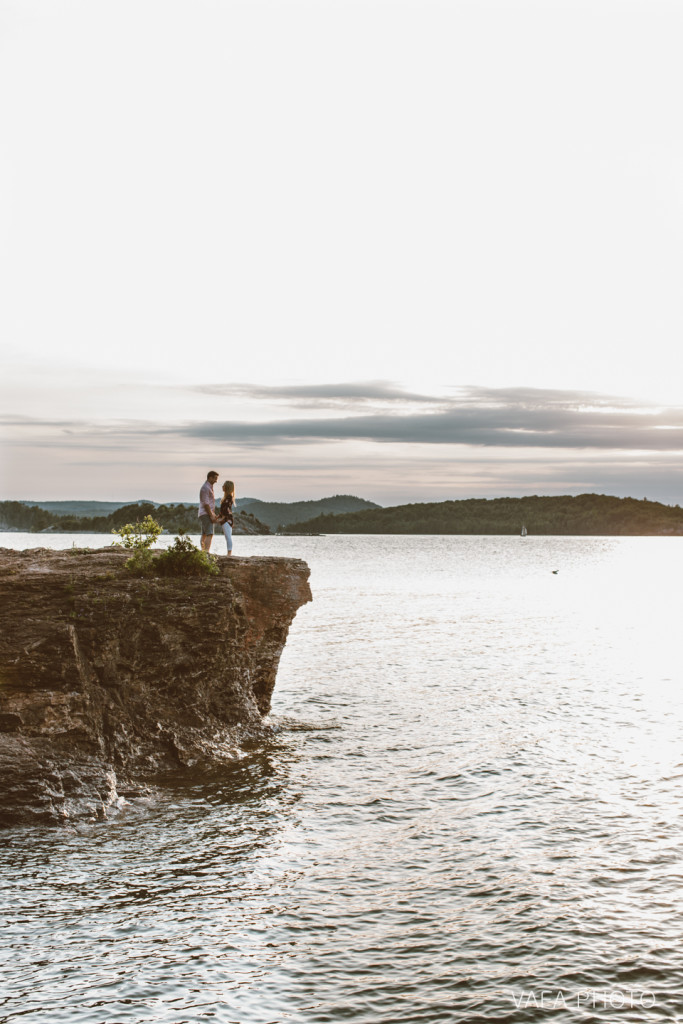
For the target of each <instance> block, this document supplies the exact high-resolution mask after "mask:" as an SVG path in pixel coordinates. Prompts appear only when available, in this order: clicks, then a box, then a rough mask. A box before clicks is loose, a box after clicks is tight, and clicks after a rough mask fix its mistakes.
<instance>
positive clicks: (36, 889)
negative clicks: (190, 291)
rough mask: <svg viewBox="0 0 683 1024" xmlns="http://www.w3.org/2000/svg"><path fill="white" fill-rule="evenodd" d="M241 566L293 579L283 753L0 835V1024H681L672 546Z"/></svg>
mask: <svg viewBox="0 0 683 1024" xmlns="http://www.w3.org/2000/svg"><path fill="white" fill-rule="evenodd" d="M110 539H111V538H108V537H106V538H105V537H102V538H93V537H92V536H90V537H77V538H73V537H70V536H69V537H60V536H57V537H54V536H52V537H50V536H48V537H46V536H44V535H43V536H28V535H19V534H5V535H3V537H2V538H1V541H2V543H3V544H4V545H5V546H13V547H25V546H39V545H49V546H50V547H57V546H60V547H62V546H66V547H70V546H71V545H72V543H73V542H74V540H75V542H76V544H77V545H81V544H89V545H91V546H97V545H99V544H105V543H109V542H110ZM215 547H216V550H217V551H218V552H222V551H223V550H224V544H223V541H222V539H221V538H218V537H217V538H216V541H215ZM235 548H236V553H237V554H247V555H250V554H282V555H295V556H299V557H303V558H305V559H306V560H307V561H308V563H309V564H310V566H311V570H312V572H311V585H312V589H313V595H314V601H313V603H312V604H311V605H308V606H306V607H305V608H303V609H301V611H300V612H299V613H298V615H297V618H296V619H295V622H294V625H293V627H292V629H291V632H290V636H289V641H288V644H287V647H286V649H285V653H284V655H283V658H282V662H281V668H280V673H279V676H278V684H277V686H276V690H275V696H274V704H273V719H274V721H275V722H276V723H278V724H279V728H280V731H279V732H278V733H277V735H276V738H275V739H274V740H273V741H272V742H271V743H269V744H268V745H266V746H264V747H260V748H258V749H254V750H251V751H248V752H245V755H244V757H243V758H242V760H240V761H239V762H236V763H235V765H234V767H232V768H230V769H229V770H226V771H223V772H221V773H218V774H216V775H215V776H213V777H211V778H208V779H205V780H203V781H202V782H195V783H192V784H188V783H185V784H179V785H178V786H177V787H174V788H169V789H168V790H167V791H165V792H164V793H163V795H162V797H161V798H160V799H159V800H157V801H156V802H154V803H152V804H151V805H150V806H149V807H142V808H140V807H137V808H130V809H128V810H124V811H123V812H122V813H121V814H120V815H119V816H118V817H116V818H113V819H111V820H110V821H109V822H105V823H102V824H98V825H92V826H86V827H83V828H81V830H80V831H79V832H77V833H72V832H61V831H43V830H35V829H33V830H17V831H13V832H5V833H2V834H0V844H1V845H0V860H1V862H2V863H1V866H0V879H1V881H0V885H1V887H2V888H1V893H0V901H1V904H2V918H3V920H2V922H0V965H1V966H0V988H2V990H3V993H4V994H3V996H2V997H0V1022H9V1021H11V1022H16V1024H38V1022H40V1024H62V1022H64V1024H66V1022H69V1024H147V1022H149V1024H184V1022H188V1024H190V1022H192V1024H195V1022H206V1021H210V1022H216V1024H228V1022H236V1024H276V1022H277V1024H281V1022H282V1024H285V1022H294V1024H322V1022H337V1021H353V1022H358V1024H398V1022H406V1024H408V1022H410V1024H413V1022H414V1024H420V1022H423V1024H431V1022H453V1024H475V1022H491V1021H496V1022H508V1024H518V1022H519V1024H521V1022H527V1021H537V1020H538V1021H540V1020H552V1021H572V1022H582V1024H585V1022H590V1021H601V1022H603V1024H605V1022H612V1021H615V1020H619V1021H640V1022H652V1021H674V1020H683V943H682V941H681V930H682V922H683V687H682V686H681V653H680V652H681V628H682V627H681V623H682V621H683V618H682V616H681V599H680V588H681V578H683V540H678V539H675V538H571V537H541V538H539V537H527V538H525V539H522V538H520V537H395V536H392V537H342V536H331V537H310V538H304V537H282V538H277V537H237V538H236V539H235ZM553 570H558V571H557V573H554V572H553Z"/></svg>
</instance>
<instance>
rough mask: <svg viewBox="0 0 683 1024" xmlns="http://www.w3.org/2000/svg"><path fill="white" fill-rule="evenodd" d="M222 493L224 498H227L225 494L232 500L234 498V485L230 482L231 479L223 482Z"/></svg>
mask: <svg viewBox="0 0 683 1024" xmlns="http://www.w3.org/2000/svg"><path fill="white" fill-rule="evenodd" d="M223 494H224V495H225V496H226V498H227V496H228V494H229V495H230V497H231V498H232V500H233V502H234V500H235V485H234V483H233V482H232V480H226V481H225V483H224V484H223Z"/></svg>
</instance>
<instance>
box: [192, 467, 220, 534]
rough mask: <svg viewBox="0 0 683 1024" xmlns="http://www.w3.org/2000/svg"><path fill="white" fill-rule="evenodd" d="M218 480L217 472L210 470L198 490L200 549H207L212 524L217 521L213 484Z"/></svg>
mask: <svg viewBox="0 0 683 1024" xmlns="http://www.w3.org/2000/svg"><path fill="white" fill-rule="evenodd" d="M216 480H218V473H215V472H214V470H211V472H210V473H207V474H206V480H205V481H204V483H203V484H202V489H201V491H200V492H199V509H198V510H197V515H198V516H199V523H200V526H201V528H202V538H201V545H202V551H208V550H209V548H210V547H211V541H212V540H213V524H214V523H217V522H218V516H217V515H216V499H215V498H214V496H213V485H214V484H215V483H216Z"/></svg>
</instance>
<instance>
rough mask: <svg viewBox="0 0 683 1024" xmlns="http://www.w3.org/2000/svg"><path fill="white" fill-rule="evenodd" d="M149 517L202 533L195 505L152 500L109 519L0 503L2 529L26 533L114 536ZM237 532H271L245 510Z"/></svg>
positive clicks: (170, 527) (169, 528) (172, 529)
mask: <svg viewBox="0 0 683 1024" xmlns="http://www.w3.org/2000/svg"><path fill="white" fill-rule="evenodd" d="M147 515H150V516H152V517H153V518H154V519H155V520H156V521H157V522H158V523H160V524H161V526H163V528H164V531H165V532H166V533H180V532H183V533H187V534H191V535H192V534H197V533H199V526H198V522H197V506H196V505H195V504H192V505H182V504H178V505H154V504H153V503H152V502H151V501H149V502H146V501H141V502H137V503H136V504H134V505H122V506H121V507H120V508H117V509H115V510H114V511H113V512H110V513H109V514H108V515H105V516H77V515H66V516H62V515H55V514H54V513H53V512H49V511H48V510H47V509H44V508H40V507H38V506H31V505H27V504H25V503H24V502H21V501H0V530H14V531H21V532H25V533H44V532H48V531H49V532H50V533H111V531H112V530H118V529H120V528H121V527H122V526H125V525H126V523H132V522H136V521H137V520H140V519H144V518H145V516H147ZM233 532H234V533H235V534H236V535H239V534H264V533H270V529H269V527H268V526H266V524H265V523H262V522H260V521H259V520H258V519H257V518H256V517H255V516H254V515H253V514H252V513H251V512H249V511H245V512H236V513H235V525H234V528H233Z"/></svg>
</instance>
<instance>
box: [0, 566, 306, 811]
mask: <svg viewBox="0 0 683 1024" xmlns="http://www.w3.org/2000/svg"><path fill="white" fill-rule="evenodd" d="M126 558H127V553H126V552H124V551H121V550H117V549H113V548H104V549H101V550H93V551H80V550H67V551H49V550H46V549H44V548H41V549H33V550H27V551H10V550H8V549H6V548H0V621H2V636H1V637H0V825H11V824H15V823H28V824H40V823H54V824H57V823H64V822H69V821H76V820H78V819H82V818H90V819H92V818H95V819H97V818H104V817H106V815H107V810H108V808H111V807H112V806H120V805H121V804H122V803H123V802H124V801H125V799H126V798H131V797H134V796H136V795H139V794H140V793H141V792H144V788H145V786H146V785H147V784H148V783H150V782H151V781H153V780H154V778H155V777H157V778H158V777H159V776H160V775H163V774H164V773H168V772H174V771H178V770H180V769H183V768H184V769H194V770H197V771H201V770H204V769H206V768H209V767H211V766H214V765H216V764H220V763H221V762H224V761H226V760H231V759H233V758H234V757H235V756H237V754H238V749H237V748H238V745H239V744H240V743H241V742H243V741H244V740H247V739H250V738H254V739H256V738H259V737H262V736H264V735H265V734H266V733H267V732H268V727H267V725H266V724H264V722H263V717H264V715H266V714H267V713H268V711H269V709H270V700H271V695H272V692H273V688H274V685H275V675H276V672H277V667H278V663H279V660H280V655H281V653H282V650H283V647H284V645H285V641H286V639H287V633H288V630H289V626H290V624H291V622H292V620H293V618H294V616H295V614H296V611H297V609H298V608H299V607H300V606H301V605H302V604H305V603H306V602H307V601H310V600H311V592H310V588H309V585H308V576H309V570H308V566H307V565H306V563H305V562H302V561H300V560H298V559H291V558H275V557H272V558H271V557H264V558H236V557H233V558H229V559H228V558H222V559H219V565H220V575H218V576H215V577H202V578H198V579H197V578H187V579H185V578H182V579H177V578H173V579H169V578H143V579H139V578H134V577H131V576H130V575H129V574H128V573H127V572H126V571H125V569H124V563H125V561H126Z"/></svg>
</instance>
